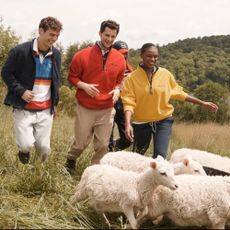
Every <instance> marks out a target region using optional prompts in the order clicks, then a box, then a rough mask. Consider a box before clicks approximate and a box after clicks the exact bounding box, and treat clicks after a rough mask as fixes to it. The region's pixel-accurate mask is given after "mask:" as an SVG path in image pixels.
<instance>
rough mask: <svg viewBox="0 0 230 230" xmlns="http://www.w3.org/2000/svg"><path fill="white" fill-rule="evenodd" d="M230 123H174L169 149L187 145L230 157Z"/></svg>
mask: <svg viewBox="0 0 230 230" xmlns="http://www.w3.org/2000/svg"><path fill="white" fill-rule="evenodd" d="M229 130H230V125H219V124H215V123H207V124H185V123H179V124H174V126H173V133H172V141H171V148H170V149H171V151H173V150H175V149H178V148H182V147H187V148H194V149H200V150H206V151H209V152H213V153H216V154H219V155H226V156H229V157H230V141H229V140H230V132H229Z"/></svg>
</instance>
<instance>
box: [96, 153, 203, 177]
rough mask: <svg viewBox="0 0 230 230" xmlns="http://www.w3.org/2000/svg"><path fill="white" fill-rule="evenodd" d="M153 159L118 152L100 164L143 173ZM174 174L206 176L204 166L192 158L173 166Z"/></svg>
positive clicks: (107, 155)
mask: <svg viewBox="0 0 230 230" xmlns="http://www.w3.org/2000/svg"><path fill="white" fill-rule="evenodd" d="M152 159H153V158H152V157H147V156H143V155H141V154H139V153H135V152H127V151H117V152H109V153H107V154H105V155H104V156H103V158H102V159H101V160H100V164H109V165H113V166H116V167H118V168H120V169H123V170H128V171H133V172H142V171H143V170H144V169H145V168H146V167H147V166H148V165H149V162H151V161H152ZM173 168H174V174H175V175H178V174H198V175H206V173H205V171H204V169H203V167H202V165H201V164H200V163H198V162H196V161H194V160H193V159H192V158H191V157H187V158H184V159H183V161H182V162H178V163H175V164H173Z"/></svg>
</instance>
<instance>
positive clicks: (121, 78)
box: [115, 61, 126, 89]
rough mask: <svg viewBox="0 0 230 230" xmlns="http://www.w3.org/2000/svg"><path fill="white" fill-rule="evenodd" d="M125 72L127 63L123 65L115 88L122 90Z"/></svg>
mask: <svg viewBox="0 0 230 230" xmlns="http://www.w3.org/2000/svg"><path fill="white" fill-rule="evenodd" d="M125 70H126V62H125V61H123V65H122V67H121V70H120V72H119V75H118V77H117V84H116V86H115V88H119V89H121V88H122V85H123V80H124V77H125Z"/></svg>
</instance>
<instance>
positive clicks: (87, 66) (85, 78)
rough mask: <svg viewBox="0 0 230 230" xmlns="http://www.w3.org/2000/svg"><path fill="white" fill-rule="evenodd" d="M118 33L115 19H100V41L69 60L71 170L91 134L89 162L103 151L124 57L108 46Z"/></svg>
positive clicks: (118, 91)
mask: <svg viewBox="0 0 230 230" xmlns="http://www.w3.org/2000/svg"><path fill="white" fill-rule="evenodd" d="M118 33H119V24H117V23H116V22H115V21H112V20H107V21H103V22H102V23H101V26H100V31H99V36H100V41H97V42H96V43H95V45H93V46H92V47H88V48H85V49H83V50H81V51H79V52H77V53H76V54H75V55H74V57H73V59H72V61H71V64H70V69H69V75H68V80H69V82H70V83H71V84H72V85H74V86H75V87H76V89H77V92H76V103H77V110H76V120H75V139H74V142H73V144H72V146H71V148H70V150H69V152H68V156H67V162H66V169H67V171H68V172H69V173H70V174H74V172H75V167H76V160H77V158H78V157H79V156H80V155H81V153H82V152H83V151H84V150H85V149H86V147H87V146H88V145H89V143H90V141H91V139H92V137H93V138H94V139H93V143H94V151H95V153H94V154H93V157H92V164H97V163H99V161H100V159H101V158H102V157H103V155H104V154H105V153H106V152H107V149H108V143H109V137H110V134H111V130H112V126H113V119H114V115H115V111H114V108H113V105H114V103H115V102H116V101H117V100H118V99H119V97H120V87H121V82H122V80H123V77H124V73H125V69H126V63H125V59H124V57H123V56H122V54H120V53H119V52H118V51H117V50H115V49H114V48H112V45H113V42H114V40H115V38H116V37H117V34H118Z"/></svg>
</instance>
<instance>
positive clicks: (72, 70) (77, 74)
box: [68, 53, 82, 86]
mask: <svg viewBox="0 0 230 230" xmlns="http://www.w3.org/2000/svg"><path fill="white" fill-rule="evenodd" d="M80 58H81V56H80V54H79V53H76V54H75V55H74V57H73V59H72V61H71V63H70V67H69V74H68V81H69V83H70V84H72V85H74V86H77V83H78V82H79V81H80V80H81V79H80V78H81V73H82V65H81V64H80V63H81V60H80Z"/></svg>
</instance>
